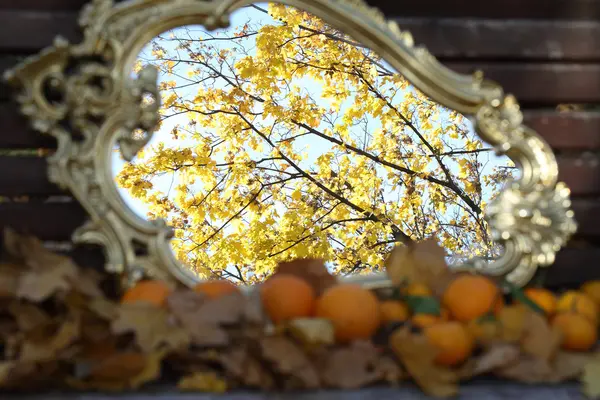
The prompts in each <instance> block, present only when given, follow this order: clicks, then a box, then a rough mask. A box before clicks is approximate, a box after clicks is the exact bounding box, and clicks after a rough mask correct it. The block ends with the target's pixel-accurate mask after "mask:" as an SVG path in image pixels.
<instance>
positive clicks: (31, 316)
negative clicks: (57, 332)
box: [8, 301, 52, 332]
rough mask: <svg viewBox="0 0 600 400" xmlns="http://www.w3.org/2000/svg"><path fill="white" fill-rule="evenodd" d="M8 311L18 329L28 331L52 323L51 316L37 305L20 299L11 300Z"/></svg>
mask: <svg viewBox="0 0 600 400" xmlns="http://www.w3.org/2000/svg"><path fill="white" fill-rule="evenodd" d="M8 312H9V313H10V314H11V315H12V316H13V317H14V318H15V321H16V322H17V325H18V327H19V331H21V332H29V331H31V330H33V329H37V328H39V327H43V326H47V325H49V324H50V323H52V318H50V316H49V315H48V314H47V313H46V312H45V311H43V310H42V309H41V308H39V307H38V306H36V305H34V304H31V303H25V302H20V301H13V302H12V303H10V305H9V306H8Z"/></svg>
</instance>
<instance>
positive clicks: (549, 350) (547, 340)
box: [521, 310, 562, 361]
mask: <svg viewBox="0 0 600 400" xmlns="http://www.w3.org/2000/svg"><path fill="white" fill-rule="evenodd" d="M561 340H562V334H561V332H560V331H559V330H558V329H557V328H554V327H552V326H550V324H548V320H547V319H546V318H544V316H542V315H540V314H538V313H536V312H534V311H531V310H530V311H529V312H528V313H527V314H526V318H525V321H524V325H523V336H522V337H521V349H522V351H523V353H525V354H529V355H531V356H533V357H537V358H541V359H542V360H546V361H550V360H551V359H552V358H553V357H554V355H555V354H556V352H557V351H558V349H559V348H560V344H561Z"/></svg>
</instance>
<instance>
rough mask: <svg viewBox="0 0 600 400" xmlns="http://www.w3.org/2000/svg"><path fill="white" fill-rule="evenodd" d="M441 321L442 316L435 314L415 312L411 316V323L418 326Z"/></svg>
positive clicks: (421, 326)
mask: <svg viewBox="0 0 600 400" xmlns="http://www.w3.org/2000/svg"><path fill="white" fill-rule="evenodd" d="M441 321H443V319H442V317H441V316H439V315H435V314H415V315H413V317H412V318H411V322H412V324H413V325H414V326H418V327H419V328H426V327H428V326H431V325H435V324H437V323H438V322H441Z"/></svg>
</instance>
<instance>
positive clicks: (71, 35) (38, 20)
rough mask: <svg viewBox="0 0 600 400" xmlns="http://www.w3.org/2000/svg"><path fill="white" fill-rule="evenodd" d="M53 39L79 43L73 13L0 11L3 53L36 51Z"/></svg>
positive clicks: (75, 17)
mask: <svg viewBox="0 0 600 400" xmlns="http://www.w3.org/2000/svg"><path fill="white" fill-rule="evenodd" d="M32 27H35V29H32ZM56 35H61V36H63V37H64V38H66V39H67V40H69V41H72V42H79V41H80V40H81V32H80V31H79V27H78V25H77V13H73V12H39V11H13V10H8V11H7V10H5V11H1V10H0V49H2V50H3V51H5V52H11V51H19V52H23V51H25V52H29V51H31V52H33V51H37V50H39V49H41V48H43V47H46V46H49V45H51V44H52V42H53V41H54V38H55V37H56Z"/></svg>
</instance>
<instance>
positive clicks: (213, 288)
mask: <svg viewBox="0 0 600 400" xmlns="http://www.w3.org/2000/svg"><path fill="white" fill-rule="evenodd" d="M194 291H196V292H197V293H202V294H203V295H205V296H206V297H207V298H208V299H216V298H219V297H221V296H225V295H228V294H232V293H239V292H240V290H239V289H238V287H237V286H236V285H234V284H233V283H232V282H230V281H228V280H224V279H223V280H212V281H205V282H200V283H198V284H197V285H196V286H194Z"/></svg>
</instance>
